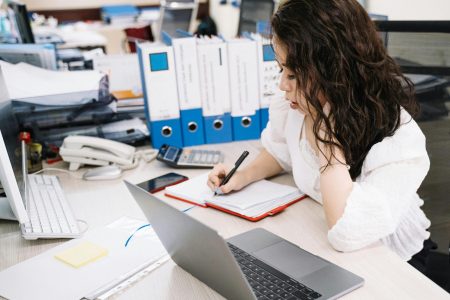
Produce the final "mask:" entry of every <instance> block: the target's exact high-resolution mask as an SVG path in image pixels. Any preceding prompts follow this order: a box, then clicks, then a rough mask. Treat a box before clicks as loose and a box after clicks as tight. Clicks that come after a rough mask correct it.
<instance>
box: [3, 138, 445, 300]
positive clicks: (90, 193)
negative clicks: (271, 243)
mask: <svg viewBox="0 0 450 300" xmlns="http://www.w3.org/2000/svg"><path fill="white" fill-rule="evenodd" d="M217 147H220V149H221V150H222V151H224V153H225V154H226V163H233V162H234V160H235V159H236V157H238V156H239V155H240V153H241V152H242V150H243V149H246V150H248V151H249V152H250V156H251V157H250V158H249V159H247V160H246V161H245V163H249V162H250V161H251V160H252V158H253V157H255V156H256V155H257V153H258V152H259V150H260V149H261V146H260V143H259V142H256V141H251V142H248V141H247V142H235V143H229V144H223V145H220V146H219V145H205V146H202V148H207V149H208V148H211V149H214V148H217ZM63 166H64V164H63V163H61V167H63ZM168 171H171V170H170V169H169V168H168V167H166V166H165V165H164V164H162V163H161V162H158V161H155V162H152V163H150V164H145V163H143V162H141V164H140V165H139V166H138V167H137V168H136V169H133V170H129V171H126V172H125V173H124V176H123V178H124V179H127V180H129V181H131V182H133V183H138V182H141V181H144V180H146V179H149V178H152V177H155V176H158V175H162V174H164V173H166V172H168ZM177 172H180V173H183V174H186V175H187V176H190V177H192V176H195V175H198V174H201V173H203V172H205V171H204V170H178V171H177ZM49 173H50V172H49ZM78 175H80V174H78ZM58 176H59V177H60V180H61V183H62V186H63V189H64V190H65V192H66V194H67V198H68V201H69V202H70V204H71V206H72V208H73V210H74V213H75V215H76V216H77V217H78V218H79V219H84V220H86V221H87V222H88V223H89V225H90V228H91V229H92V228H96V227H99V226H104V225H106V224H109V223H111V222H113V221H115V220H116V219H118V218H120V217H122V216H124V215H128V216H130V217H135V218H141V219H142V218H144V215H143V213H142V212H141V211H140V209H139V207H138V205H137V204H136V203H135V202H134V200H133V199H132V197H131V195H130V194H129V193H128V191H127V189H126V187H125V185H124V184H123V183H122V181H121V180H113V181H108V182H107V181H105V182H92V181H91V182H86V181H82V180H79V179H74V178H73V177H70V175H66V174H64V173H58ZM273 180H274V181H277V182H280V183H286V184H290V185H294V182H293V179H292V177H291V176H290V175H288V174H284V175H281V176H278V177H276V178H274V179H273ZM157 195H158V196H161V198H163V199H165V200H166V201H168V202H170V203H171V204H173V205H174V206H176V207H177V208H179V209H183V208H187V207H189V205H188V204H186V203H183V202H181V201H176V200H172V199H167V198H165V197H164V196H163V195H162V193H159V194H157ZM188 213H189V215H191V216H192V217H194V218H196V219H198V220H200V221H202V222H204V223H206V224H208V225H209V226H211V227H213V228H215V229H216V230H218V231H219V233H220V234H221V235H223V236H224V237H225V238H227V237H230V236H233V235H236V234H239V233H241V232H244V231H247V230H250V229H252V228H256V227H263V228H265V229H267V230H269V231H272V232H273V233H275V234H278V235H280V236H282V237H283V238H285V239H287V240H289V241H291V242H292V243H294V244H297V245H299V246H300V247H302V248H304V249H305V250H307V251H310V252H312V253H314V254H316V255H319V256H321V257H323V258H325V259H327V260H330V261H331V262H333V263H335V264H337V265H339V266H341V267H343V268H346V269H348V270H349V271H351V272H354V273H356V274H357V275H359V276H361V277H363V278H364V279H365V280H366V282H365V285H364V286H363V287H362V288H359V289H357V290H356V291H354V292H352V293H350V294H348V295H346V296H345V297H344V298H345V299H449V294H448V293H447V292H445V291H444V290H443V289H441V288H440V287H439V286H437V285H436V284H434V283H433V282H432V281H430V280H429V279H427V278H426V277H425V276H423V275H422V274H421V273H419V272H418V271H416V270H415V269H414V268H413V267H411V266H410V265H409V264H407V263H406V262H404V261H402V260H401V259H400V258H399V257H398V256H397V255H396V254H394V253H393V252H391V251H390V250H388V249H387V248H386V247H384V246H383V245H382V244H381V243H379V244H376V245H372V246H371V247H368V248H366V249H363V250H360V251H356V252H353V253H339V252H336V251H335V250H333V249H332V248H331V246H330V245H329V243H328V241H327V238H326V233H327V226H326V221H325V216H324V213H323V209H322V207H321V206H320V205H319V204H317V203H316V202H314V201H313V200H311V199H305V200H302V201H300V202H299V203H297V204H295V205H293V206H291V207H289V208H288V209H287V210H286V211H284V212H283V213H281V214H279V215H277V216H275V217H268V218H266V219H263V220H262V221H260V222H257V223H252V222H249V221H246V220H243V219H241V218H237V217H233V216H231V215H228V214H225V213H222V212H220V211H217V210H214V209H204V208H200V207H196V208H194V209H192V210H190V211H189V212H188ZM62 242H64V240H37V241H26V240H24V239H23V238H22V237H21V236H20V232H19V228H18V225H17V223H15V222H8V221H3V220H0V270H3V269H5V268H7V267H9V266H12V265H14V264H16V263H19V262H21V261H23V260H25V259H27V258H30V257H32V256H34V255H37V254H39V253H42V252H43V251H45V250H47V249H50V248H52V247H54V246H56V245H58V244H60V243H62ZM18 280H19V279H18ZM74 284H75V283H74ZM114 298H115V299H223V298H222V297H221V296H220V295H219V294H217V293H216V292H215V291H213V290H211V289H210V288H209V287H207V286H206V285H205V284H203V283H202V282H200V281H198V280H197V279H196V278H194V277H193V276H191V275H190V274H189V273H187V272H185V271H184V270H183V269H181V268H180V267H178V266H177V265H176V264H175V263H174V262H173V261H172V260H170V261H169V262H167V263H165V264H164V265H163V266H161V267H160V268H158V269H156V270H155V271H153V272H152V273H150V274H149V275H147V276H146V277H145V278H143V279H141V280H140V281H138V282H136V283H135V284H133V285H132V286H130V287H128V288H127V289H126V290H125V291H124V292H122V293H121V294H118V295H115V296H114Z"/></svg>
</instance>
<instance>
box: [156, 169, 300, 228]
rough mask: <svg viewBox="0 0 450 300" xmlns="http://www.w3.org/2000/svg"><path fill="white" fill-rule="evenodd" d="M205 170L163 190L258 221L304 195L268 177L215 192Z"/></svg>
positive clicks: (174, 195)
mask: <svg viewBox="0 0 450 300" xmlns="http://www.w3.org/2000/svg"><path fill="white" fill-rule="evenodd" d="M207 180H208V174H204V175H201V176H198V177H195V178H193V179H190V180H188V181H185V182H182V183H180V184H177V185H174V186H170V187H167V188H166V191H165V194H166V195H167V196H169V197H172V198H176V199H178V200H182V201H186V202H189V203H192V204H195V205H199V206H203V207H208V206H209V207H213V208H216V209H219V210H222V211H225V212H228V213H231V214H235V215H239V216H241V217H244V218H246V219H249V220H252V221H257V220H260V219H261V218H264V217H266V216H268V215H271V214H275V213H276V212H278V211H281V210H283V209H284V208H286V207H287V206H289V205H291V204H293V203H295V202H297V201H299V200H300V199H302V198H304V197H305V195H304V194H303V193H302V192H301V191H299V190H298V189H297V188H295V187H291V186H288V185H283V184H279V183H274V182H271V181H267V180H260V181H257V182H254V183H252V184H250V185H248V186H247V187H245V188H244V189H242V190H240V191H237V192H233V193H230V194H227V195H217V196H214V193H213V192H212V191H211V190H210V188H209V187H208V186H207V184H206V183H207Z"/></svg>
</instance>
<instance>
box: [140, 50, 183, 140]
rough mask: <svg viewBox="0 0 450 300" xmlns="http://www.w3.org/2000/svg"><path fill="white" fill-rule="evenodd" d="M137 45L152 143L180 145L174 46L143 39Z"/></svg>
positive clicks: (180, 135)
mask: <svg viewBox="0 0 450 300" xmlns="http://www.w3.org/2000/svg"><path fill="white" fill-rule="evenodd" d="M137 48H138V57H139V67H140V74H141V81H142V90H143V92H144V106H145V113H146V116H147V126H148V128H149V130H150V137H151V141H152V145H153V147H154V148H160V147H161V146H162V145H163V144H169V145H173V146H177V147H183V140H182V133H181V126H180V111H179V105H178V91H177V82H176V77H175V64H174V58H173V49H172V47H169V46H166V45H164V44H162V43H142V44H138V45H137Z"/></svg>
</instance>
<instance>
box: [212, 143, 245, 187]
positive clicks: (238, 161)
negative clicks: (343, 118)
mask: <svg viewBox="0 0 450 300" xmlns="http://www.w3.org/2000/svg"><path fill="white" fill-rule="evenodd" d="M247 156H248V151H244V152H242V154H241V156H240V157H239V158H238V160H237V161H236V162H235V163H234V168H233V169H231V171H230V172H229V173H228V174H227V176H225V178H224V179H223V180H222V182H221V183H220V185H219V186H218V187H217V188H216V191H215V192H214V196H216V195H217V194H218V193H217V190H218V189H219V187H221V186H222V185H224V184H227V182H228V181H230V179H231V176H233V174H234V172H236V170H237V168H239V166H240V165H241V164H242V162H243V161H244V159H245V158H246V157H247Z"/></svg>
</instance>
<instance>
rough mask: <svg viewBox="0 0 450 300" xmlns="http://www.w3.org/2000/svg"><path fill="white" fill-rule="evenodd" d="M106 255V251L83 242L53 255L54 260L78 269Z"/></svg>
mask: <svg viewBox="0 0 450 300" xmlns="http://www.w3.org/2000/svg"><path fill="white" fill-rule="evenodd" d="M107 254H108V250H107V249H105V248H103V247H100V246H98V245H95V244H93V243H91V242H83V243H81V244H79V245H77V246H75V247H72V248H69V249H66V250H64V251H63V252H60V253H58V254H56V255H55V258H56V259H58V260H60V261H62V262H64V263H66V264H68V265H70V266H72V267H74V268H79V267H81V266H84V265H86V264H88V263H91V262H93V261H95V260H97V259H99V258H102V257H103V256H106V255H107Z"/></svg>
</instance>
